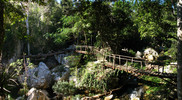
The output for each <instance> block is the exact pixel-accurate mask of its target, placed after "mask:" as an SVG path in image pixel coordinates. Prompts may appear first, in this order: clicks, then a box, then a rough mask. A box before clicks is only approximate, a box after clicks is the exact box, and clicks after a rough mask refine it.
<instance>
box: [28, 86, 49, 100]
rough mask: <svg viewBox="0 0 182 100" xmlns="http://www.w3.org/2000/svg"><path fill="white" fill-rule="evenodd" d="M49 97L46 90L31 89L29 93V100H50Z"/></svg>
mask: <svg viewBox="0 0 182 100" xmlns="http://www.w3.org/2000/svg"><path fill="white" fill-rule="evenodd" d="M47 95H48V93H47V91H45V90H37V89H35V88H31V89H30V90H29V91H28V93H27V96H28V98H27V100H50V99H49V97H48V96H47Z"/></svg>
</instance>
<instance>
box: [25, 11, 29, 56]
mask: <svg viewBox="0 0 182 100" xmlns="http://www.w3.org/2000/svg"><path fill="white" fill-rule="evenodd" d="M28 18H29V11H27V19H26V20H25V22H26V27H27V35H28V36H29V35H30V31H29V23H28ZM27 50H28V55H30V43H29V39H28V42H27Z"/></svg>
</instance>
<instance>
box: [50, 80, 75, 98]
mask: <svg viewBox="0 0 182 100" xmlns="http://www.w3.org/2000/svg"><path fill="white" fill-rule="evenodd" d="M52 88H53V90H54V92H55V93H56V94H60V93H62V94H63V95H73V94H75V93H76V90H77V89H76V87H75V84H74V83H72V82H70V83H69V82H66V81H58V82H57V83H56V84H54V85H53V87H52Z"/></svg>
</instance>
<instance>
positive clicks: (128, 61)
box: [75, 45, 177, 78]
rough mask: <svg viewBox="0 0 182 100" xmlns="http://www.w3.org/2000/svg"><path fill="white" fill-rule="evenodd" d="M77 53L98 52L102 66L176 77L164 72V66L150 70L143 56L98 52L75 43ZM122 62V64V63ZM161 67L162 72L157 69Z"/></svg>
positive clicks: (163, 76)
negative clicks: (146, 66)
mask: <svg viewBox="0 0 182 100" xmlns="http://www.w3.org/2000/svg"><path fill="white" fill-rule="evenodd" d="M75 51H76V52H77V53H82V54H100V55H102V58H103V59H102V61H103V63H104V66H106V67H111V68H113V69H118V70H123V71H125V72H128V73H131V74H133V75H135V76H138V75H149V76H156V77H160V78H176V77H177V74H176V73H165V72H164V66H159V65H157V67H158V68H157V69H158V70H157V71H152V70H148V69H145V68H144V65H146V63H147V61H146V60H145V59H143V58H136V57H130V56H125V55H118V54H106V53H105V52H100V51H99V50H98V49H96V48H95V47H94V46H86V45H76V50H75ZM123 63H124V64H123ZM134 63H135V64H140V68H136V67H132V66H133V64H134ZM160 68H162V72H161V71H159V69H160Z"/></svg>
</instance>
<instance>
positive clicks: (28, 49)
mask: <svg viewBox="0 0 182 100" xmlns="http://www.w3.org/2000/svg"><path fill="white" fill-rule="evenodd" d="M20 4H21V7H22V10H23V11H24V12H25V13H24V15H27V19H26V20H25V23H26V28H27V36H29V35H30V31H29V23H28V19H29V0H28V9H27V11H26V10H25V9H24V8H23V4H22V2H20ZM26 12H27V13H26ZM27 51H28V55H30V43H29V39H28V41H27Z"/></svg>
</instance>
